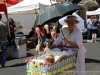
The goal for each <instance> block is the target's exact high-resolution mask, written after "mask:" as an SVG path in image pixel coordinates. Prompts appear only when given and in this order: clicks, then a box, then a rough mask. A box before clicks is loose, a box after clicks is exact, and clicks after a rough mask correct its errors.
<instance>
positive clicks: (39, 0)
mask: <svg viewBox="0 0 100 75" xmlns="http://www.w3.org/2000/svg"><path fill="white" fill-rule="evenodd" d="M54 3H56V2H54V1H52V2H50V0H23V1H22V2H20V3H18V4H16V5H13V6H10V7H8V13H12V12H19V11H29V10H33V9H38V8H40V9H41V8H45V7H47V6H49V5H51V4H54Z"/></svg>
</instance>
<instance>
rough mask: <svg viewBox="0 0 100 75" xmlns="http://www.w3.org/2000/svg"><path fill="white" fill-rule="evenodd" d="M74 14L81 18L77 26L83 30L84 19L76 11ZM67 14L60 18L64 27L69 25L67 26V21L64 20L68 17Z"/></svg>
mask: <svg viewBox="0 0 100 75" xmlns="http://www.w3.org/2000/svg"><path fill="white" fill-rule="evenodd" d="M73 15H75V16H76V17H77V19H78V20H79V23H77V27H78V28H79V29H80V30H83V29H84V20H83V19H82V18H81V17H80V16H79V15H77V14H76V13H73ZM66 17H67V16H65V17H63V18H61V19H59V23H60V24H61V25H63V28H64V27H67V26H66V23H65V22H64V20H65V19H66Z"/></svg>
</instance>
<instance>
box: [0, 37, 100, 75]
mask: <svg viewBox="0 0 100 75" xmlns="http://www.w3.org/2000/svg"><path fill="white" fill-rule="evenodd" d="M98 41H100V38H98ZM84 46H85V47H86V49H87V52H86V55H85V56H86V58H85V59H86V62H85V63H86V75H100V43H92V42H89V43H87V42H86V41H85V40H84ZM36 54H37V52H36V51H35V50H30V51H27V56H26V57H24V58H20V59H10V60H7V62H6V67H5V68H0V75H26V63H25V59H26V58H28V57H31V56H33V55H36ZM0 67H1V66H0Z"/></svg>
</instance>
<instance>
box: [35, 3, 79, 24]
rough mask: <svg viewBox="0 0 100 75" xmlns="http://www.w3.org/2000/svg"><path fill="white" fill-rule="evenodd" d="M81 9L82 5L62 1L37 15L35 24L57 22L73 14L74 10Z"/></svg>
mask: <svg viewBox="0 0 100 75" xmlns="http://www.w3.org/2000/svg"><path fill="white" fill-rule="evenodd" d="M79 9H80V7H78V6H77V5H74V4H73V3H71V2H62V3H57V4H54V5H51V6H49V7H47V8H45V9H44V10H43V11H42V12H40V13H39V14H38V15H37V17H36V20H35V24H34V26H36V25H44V24H45V23H51V22H56V21H58V19H60V18H61V17H63V16H66V15H71V14H72V13H73V12H75V11H76V10H79Z"/></svg>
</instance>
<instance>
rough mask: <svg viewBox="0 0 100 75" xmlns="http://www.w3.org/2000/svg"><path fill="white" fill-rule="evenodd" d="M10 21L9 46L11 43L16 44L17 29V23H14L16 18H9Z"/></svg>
mask: <svg viewBox="0 0 100 75" xmlns="http://www.w3.org/2000/svg"><path fill="white" fill-rule="evenodd" d="M8 22H9V28H10V35H8V36H7V37H8V42H9V44H8V46H11V45H15V41H14V39H15V31H16V25H15V23H14V20H13V19H12V18H9V19H8Z"/></svg>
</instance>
